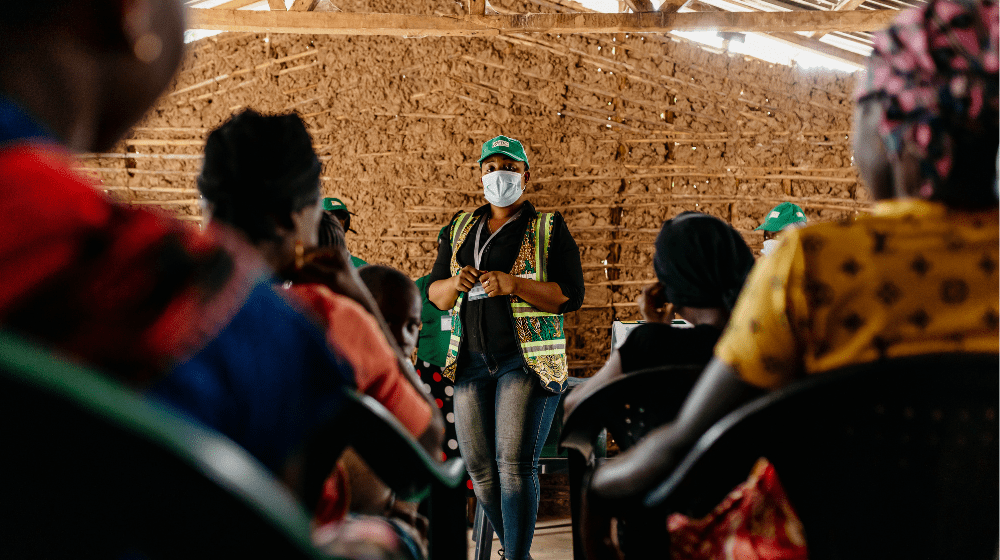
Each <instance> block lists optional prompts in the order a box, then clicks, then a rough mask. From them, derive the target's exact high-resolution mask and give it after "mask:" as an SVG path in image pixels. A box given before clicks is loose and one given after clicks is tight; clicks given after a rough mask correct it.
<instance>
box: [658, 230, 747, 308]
mask: <svg viewBox="0 0 1000 560" xmlns="http://www.w3.org/2000/svg"><path fill="white" fill-rule="evenodd" d="M753 263H754V258H753V253H752V252H751V251H750V248H749V247H747V244H746V242H745V241H743V238H742V237H741V236H740V234H739V233H738V232H737V231H736V230H734V229H733V228H732V227H730V226H729V224H727V223H725V222H723V221H722V220H720V219H718V218H713V217H712V216H708V215H706V214H701V213H698V212H684V213H682V214H680V215H679V216H677V217H676V218H674V219H672V220H667V221H666V222H663V227H662V228H660V234H659V235H658V236H656V254H655V255H654V256H653V269H654V270H656V277H657V278H658V279H659V280H660V284H663V287H664V292H665V293H666V298H667V301H668V302H670V303H673V304H674V305H678V306H682V307H724V308H725V309H728V310H732V308H733V305H735V304H736V298H737V296H739V293H740V290H741V289H742V288H743V281H744V280H746V277H747V274H749V273H750V269H751V268H752V267H753Z"/></svg>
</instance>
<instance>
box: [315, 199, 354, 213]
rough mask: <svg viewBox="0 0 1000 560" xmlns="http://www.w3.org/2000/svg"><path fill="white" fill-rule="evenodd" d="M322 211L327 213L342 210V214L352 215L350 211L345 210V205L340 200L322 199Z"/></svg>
mask: <svg viewBox="0 0 1000 560" xmlns="http://www.w3.org/2000/svg"><path fill="white" fill-rule="evenodd" d="M323 210H327V211H330V212H333V211H335V210H343V211H344V212H347V213H348V214H353V213H354V212H351V211H350V210H348V209H347V205H346V204H344V201H343V200H340V199H339V198H324V199H323Z"/></svg>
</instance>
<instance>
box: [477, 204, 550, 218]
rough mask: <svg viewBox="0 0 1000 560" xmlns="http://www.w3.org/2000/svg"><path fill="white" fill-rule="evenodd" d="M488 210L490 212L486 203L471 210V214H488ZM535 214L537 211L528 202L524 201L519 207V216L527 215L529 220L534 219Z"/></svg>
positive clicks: (536, 214)
mask: <svg viewBox="0 0 1000 560" xmlns="http://www.w3.org/2000/svg"><path fill="white" fill-rule="evenodd" d="M489 212H490V204H489V203H486V204H484V205H482V206H480V207H479V208H476V211H475V212H473V213H472V215H473V216H485V215H486V214H489ZM537 216H538V211H537V210H535V207H534V206H532V204H531V203H530V202H528V201H525V202H524V206H523V207H522V208H521V218H524V217H527V218H528V219H529V220H534V219H535V218H536V217H537Z"/></svg>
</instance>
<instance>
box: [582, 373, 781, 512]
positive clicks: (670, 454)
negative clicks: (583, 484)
mask: <svg viewBox="0 0 1000 560" xmlns="http://www.w3.org/2000/svg"><path fill="white" fill-rule="evenodd" d="M759 394H761V390H760V389H758V388H756V387H754V386H752V385H749V384H748V383H746V382H744V381H742V380H741V379H740V378H739V376H738V375H737V373H736V370H734V369H733V368H732V367H730V366H729V365H728V364H726V363H725V362H722V361H720V360H719V359H717V358H715V359H713V360H712V361H711V362H710V363H709V364H708V367H707V368H706V369H705V372H704V373H703V374H702V375H701V379H699V380H698V383H697V384H696V385H695V386H694V389H692V390H691V394H690V395H689V396H688V398H687V400H686V401H684V406H683V407H681V411H680V413H679V414H678V415H677V420H676V421H674V422H673V423H672V424H668V425H666V426H663V427H662V428H659V429H657V430H654V431H653V432H651V433H650V434H649V435H647V436H646V437H645V438H644V439H643V440H642V441H640V442H639V444H638V445H636V446H635V447H633V448H631V449H629V450H628V451H626V452H624V453H622V454H621V455H619V456H618V457H617V458H615V459H614V460H612V461H609V462H608V463H606V464H605V465H604V466H602V467H600V468H598V469H597V471H596V472H595V473H594V478H593V482H592V484H593V490H594V491H595V492H596V493H597V495H598V496H601V497H603V498H606V499H623V498H637V497H639V496H642V495H643V494H645V493H646V492H648V491H649V490H651V489H652V488H653V487H655V486H656V485H657V484H658V483H660V482H662V481H663V480H664V478H666V477H667V476H668V475H669V474H670V472H671V471H672V470H673V469H674V467H676V466H677V464H678V463H679V462H680V461H681V459H683V458H684V455H685V454H686V453H687V451H688V450H689V449H690V448H691V446H693V445H694V444H695V442H697V441H698V438H700V437H701V436H702V434H704V433H705V432H706V431H708V429H709V428H711V427H712V425H713V424H715V422H717V421H718V420H720V419H721V418H722V417H723V416H725V415H726V414H728V413H729V412H731V411H733V410H735V409H736V408H738V407H739V406H740V405H742V404H743V403H745V402H747V401H749V400H750V399H752V398H754V397H756V396H758V395H759Z"/></svg>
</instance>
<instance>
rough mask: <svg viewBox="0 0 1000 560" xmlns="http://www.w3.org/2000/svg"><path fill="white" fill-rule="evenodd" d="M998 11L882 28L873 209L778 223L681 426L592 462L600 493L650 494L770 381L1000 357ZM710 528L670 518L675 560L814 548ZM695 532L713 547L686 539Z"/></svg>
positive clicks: (954, 11) (859, 131)
mask: <svg viewBox="0 0 1000 560" xmlns="http://www.w3.org/2000/svg"><path fill="white" fill-rule="evenodd" d="M997 19H998V11H997V4H996V3H995V2H993V1H974V0H932V1H931V2H929V3H928V4H927V5H926V6H924V7H921V8H919V9H915V10H911V11H907V12H904V13H903V14H901V15H900V16H899V18H898V19H897V21H896V22H895V23H894V24H893V26H892V27H891V28H890V29H889V30H887V31H885V32H881V33H879V34H877V35H876V37H875V50H874V52H873V53H872V55H871V58H870V60H869V66H868V69H867V72H866V73H865V74H864V75H863V76H862V77H861V78H859V80H858V89H857V106H856V110H855V115H854V132H853V136H852V141H853V144H854V157H855V163H856V164H857V166H858V169H859V172H860V174H861V176H862V179H863V180H864V182H865V184H866V185H867V186H868V187H869V188H870V189H871V192H872V194H873V196H874V198H875V199H876V201H877V203H876V205H875V208H874V210H873V212H872V215H870V216H862V217H859V218H857V219H855V220H850V219H848V220H844V221H841V222H835V223H820V224H813V225H809V226H807V227H804V228H801V229H794V230H792V231H785V232H783V234H782V238H781V240H780V242H779V244H778V246H777V247H776V248H775V249H774V251H773V252H771V254H769V255H767V256H766V257H764V258H762V259H760V260H759V261H758V262H757V264H756V266H755V268H754V269H753V271H752V272H751V273H750V276H749V278H748V279H747V283H746V287H745V288H744V290H743V292H742V293H741V294H740V297H739V300H738V301H737V303H736V306H735V307H734V308H733V311H732V315H731V318H730V320H729V322H728V325H727V327H726V330H725V332H724V334H723V335H722V338H721V339H720V340H719V343H718V344H717V345H716V347H715V350H714V357H713V359H712V361H711V363H710V364H709V365H708V367H707V368H706V370H705V372H704V373H703V375H702V377H701V379H700V380H699V381H698V383H697V385H696V386H695V387H694V389H693V390H692V391H691V393H690V396H689V397H688V400H687V401H686V402H685V404H684V406H683V407H682V409H681V411H680V412H679V414H678V416H677V418H676V419H675V421H674V422H673V423H671V424H669V425H667V426H664V427H662V428H660V429H658V430H657V431H654V432H653V433H651V434H650V435H649V436H648V437H647V438H646V439H645V440H643V441H642V442H640V443H639V444H638V445H636V446H635V447H632V448H631V449H629V450H628V451H627V452H625V453H623V454H622V455H621V456H619V457H617V458H616V459H615V460H613V461H610V462H609V463H607V464H606V465H604V466H602V467H600V468H598V469H597V471H596V472H595V474H594V476H593V479H592V486H591V490H592V491H593V493H594V496H597V497H600V498H603V499H609V500H629V499H636V498H639V497H641V496H643V495H644V494H645V493H646V492H647V491H648V490H650V489H651V488H652V487H653V486H654V485H656V484H657V483H659V482H661V481H663V480H664V479H665V477H666V475H668V474H669V473H670V472H671V470H672V469H673V468H674V467H675V466H676V465H677V464H678V462H679V461H680V459H682V458H683V457H684V455H685V453H686V452H687V451H688V450H689V449H690V448H691V446H692V445H693V444H694V443H695V441H697V440H698V438H699V437H700V436H701V435H702V434H704V433H705V432H706V431H707V430H708V429H709V428H710V427H711V426H712V425H713V424H714V423H715V422H716V421H718V420H719V419H720V418H722V417H723V416H724V415H725V414H726V413H728V412H730V411H732V410H734V409H735V408H736V407H738V406H739V405H740V404H742V403H744V402H746V400H747V399H748V398H750V397H752V396H753V395H755V394H757V392H758V391H759V390H761V389H763V390H774V389H778V388H781V387H784V386H787V385H789V384H791V383H794V382H795V381H796V380H798V379H802V378H803V377H804V376H808V375H814V374H820V373H823V372H828V371H831V370H834V369H837V368H841V367H844V366H848V365H852V364H863V363H870V362H874V361H876V360H880V359H885V358H890V359H891V358H897V357H906V356H915V355H926V354H949V353H957V354H968V353H972V354H986V355H996V354H997V353H998V351H1000V344H998V335H1000V332H998V327H1000V324H998V276H997V263H998V260H1000V259H998V248H1000V235H998V230H1000V228H998V226H1000V223H998V220H1000V216H998V211H997V175H996V174H997V167H996V161H997V145H998V96H997V88H998V80H997V68H998V56H997V54H998V52H997V27H998V21H997ZM779 474H780V473H779ZM767 475H773V471H771V470H768V469H767V468H766V467H765V468H763V469H761V470H755V472H754V476H755V477H760V476H767ZM749 482H750V483H753V482H754V481H753V480H751V481H749ZM775 492H777V493H780V490H778V489H776V490H775ZM780 498H781V496H778V501H779V502H780ZM770 503H771V505H772V506H775V507H779V506H777V505H776V504H777V502H770ZM756 513H760V512H756ZM734 519H735V520H734ZM772 520H773V521H774V522H775V523H776V526H774V527H771V529H784V528H786V527H778V526H777V525H781V524H783V523H784V522H785V521H787V519H786V517H785V516H784V515H776V516H774V517H773V518H772ZM715 521H716V522H717V526H716V528H717V529H719V530H717V531H707V532H705V526H704V524H698V523H683V522H681V523H677V524H674V525H672V527H671V529H672V531H673V532H674V534H672V535H671V540H672V541H674V542H678V543H683V544H685V545H691V546H690V547H688V548H685V549H684V550H672V553H673V555H674V557H683V558H714V557H718V556H719V555H721V554H723V553H724V551H725V550H732V548H731V547H732V546H734V543H738V542H739V539H740V538H741V537H745V541H744V543H745V544H747V545H751V546H765V547H769V548H770V550H769V554H772V553H774V552H775V547H774V545H775V544H776V543H775V541H776V540H777V539H781V540H782V542H780V543H777V544H779V545H780V547H783V548H779V550H782V551H783V553H782V554H778V556H776V557H783V558H801V557H805V554H806V550H805V549H806V547H807V543H804V542H803V540H802V539H801V536H802V535H801V534H795V533H796V531H789V532H785V531H783V530H776V531H771V532H770V533H768V532H767V531H764V534H770V535H772V538H770V539H758V538H756V537H755V538H754V539H751V538H750V537H749V536H748V535H747V534H746V533H741V532H740V529H741V527H742V526H743V525H742V523H741V521H740V520H739V518H735V517H734V518H722V519H718V520H715ZM743 521H746V519H743ZM690 530H698V531H702V532H703V533H702V536H703V537H705V538H709V537H710V538H711V539H714V540H710V541H707V542H706V541H702V542H695V543H690V542H689V541H688V540H687V539H686V538H685V535H684V534H683V533H684V532H685V531H690ZM760 534H761V533H759V532H758V533H757V537H759V535H760ZM761 543H763V544H761ZM756 552H758V553H760V552H761V549H757V550H756Z"/></svg>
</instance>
